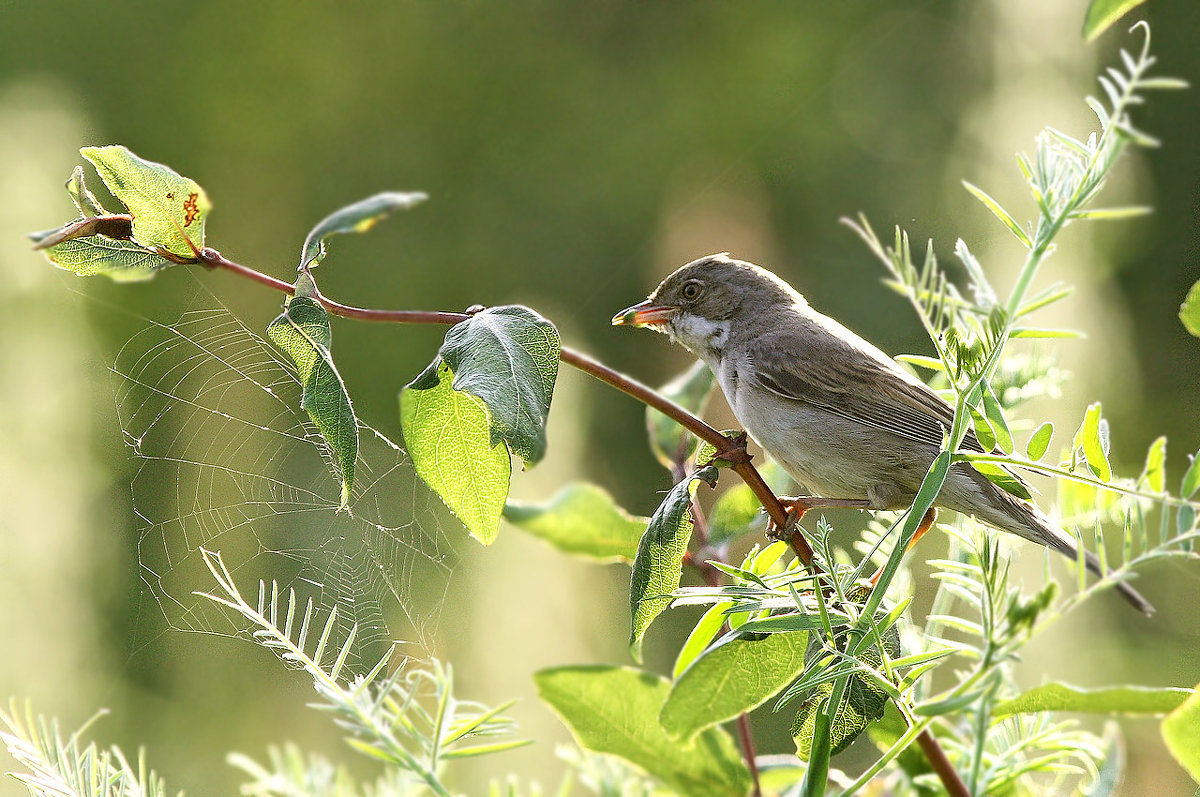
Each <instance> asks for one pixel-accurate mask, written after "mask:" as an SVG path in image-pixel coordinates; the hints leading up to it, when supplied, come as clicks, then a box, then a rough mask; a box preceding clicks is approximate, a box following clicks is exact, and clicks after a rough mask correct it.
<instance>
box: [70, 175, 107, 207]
mask: <svg viewBox="0 0 1200 797" xmlns="http://www.w3.org/2000/svg"><path fill="white" fill-rule="evenodd" d="M67 193H68V194H70V195H71V201H72V202H74V203H75V207H77V208H79V212H80V213H81V214H83V216H84V217H85V218H87V217H90V216H107V215H110V214H109V212H108V211H107V210H105V209H104V206H103V205H101V204H100V200H98V199H96V195H95V194H93V193H92V192H91V191H90V190H89V189H88V187H87V179H86V178H85V177H84V175H83V167H82V166H76V167H75V169H74V171H72V172H71V179H69V180H67Z"/></svg>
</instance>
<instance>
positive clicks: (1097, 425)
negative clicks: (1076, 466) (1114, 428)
mask: <svg viewBox="0 0 1200 797" xmlns="http://www.w3.org/2000/svg"><path fill="white" fill-rule="evenodd" d="M1102 426H1103V421H1102V419H1101V416H1100V402H1096V403H1095V404H1092V405H1091V406H1089V407H1088V408H1087V411H1086V412H1085V413H1084V416H1083V424H1082V425H1081V426H1080V427H1079V434H1078V435H1076V439H1077V442H1076V445H1077V446H1082V447H1083V456H1084V458H1085V459H1087V463H1088V465H1089V466H1090V467H1091V468H1092V472H1093V473H1095V474H1096V478H1098V479H1099V480H1100V481H1102V482H1108V481H1111V480H1112V466H1111V465H1109V464H1108V451H1107V449H1108V445H1107V442H1106V440H1105V437H1106V436H1107V435H1105V434H1104V432H1103V431H1102V430H1101V429H1102Z"/></svg>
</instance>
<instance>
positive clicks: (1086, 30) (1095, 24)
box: [1083, 0, 1145, 42]
mask: <svg viewBox="0 0 1200 797" xmlns="http://www.w3.org/2000/svg"><path fill="white" fill-rule="evenodd" d="M1144 2H1145V0H1092V4H1091V5H1090V6H1088V10H1087V16H1086V17H1084V20H1083V39H1084V41H1089V42H1090V41H1093V40H1094V39H1096V38H1097V37H1098V36H1099V35H1100V34H1101V33H1104V31H1106V30H1108V29H1109V28H1110V27H1111V26H1112V25H1113V23H1115V22H1116V21H1117V20H1118V19H1120V18H1121V17H1123V16H1125V15H1126V14H1127V13H1129V11H1131V10H1132V9H1134V8H1137V7H1138V6H1140V5H1141V4H1142V3H1144Z"/></svg>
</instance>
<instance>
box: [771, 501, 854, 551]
mask: <svg viewBox="0 0 1200 797" xmlns="http://www.w3.org/2000/svg"><path fill="white" fill-rule="evenodd" d="M779 502H780V503H781V504H783V505H784V508H785V509H786V510H787V522H786V523H784V524H783V525H782V526H779V525H778V524H776V523H774V522H772V523H770V524H769V525H768V526H767V536H768V537H770V538H771V539H774V540H786V539H788V538H789V537H791V536H792V532H793V531H795V529H796V525H797V524H798V523H799V522H800V520H801V518H803V517H804V516H805V515H806V514H808V511H809V510H810V509H817V508H819V507H827V506H830V507H832V506H840V507H849V508H851V509H870V507H871V502H870V501H869V500H867V499H866V498H821V497H820V496H815V495H800V496H785V495H781V496H779Z"/></svg>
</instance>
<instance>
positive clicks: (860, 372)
mask: <svg viewBox="0 0 1200 797" xmlns="http://www.w3.org/2000/svg"><path fill="white" fill-rule="evenodd" d="M825 326H826V325H825V324H815V325H814V328H813V330H812V333H811V334H806V335H798V334H795V333H787V332H779V333H774V334H770V335H766V336H762V337H760V338H759V339H758V340H757V341H756V342H755V343H754V345H752V346H751V347H750V351H749V355H750V359H751V361H752V363H753V366H754V367H753V369H752V370H753V371H754V372H755V374H756V377H757V379H758V381H759V383H760V384H761V385H762V386H763V387H764V388H766V389H767V390H770V391H771V392H773V393H776V394H778V395H780V396H783V397H784V398H788V399H793V400H795V401H803V402H805V403H807V404H810V405H812V406H814V407H819V408H821V409H823V410H825V411H827V412H830V413H833V414H835V415H839V416H841V417H843V418H845V419H847V420H850V421H854V422H856V423H861V424H863V425H865V426H872V427H874V428H876V429H881V430H883V431H888V432H892V433H893V434H896V435H900V436H901V437H906V438H908V439H910V440H913V441H915V442H917V443H921V444H923V445H926V446H929V447H931V448H938V447H940V446H941V444H942V436H943V435H944V434H945V432H947V431H949V429H950V425H951V423H952V422H953V420H954V410H953V408H952V407H951V406H950V405H949V404H947V403H946V402H945V401H944V400H943V399H942V397H941V396H939V395H938V394H937V393H935V392H933V390H932V389H930V388H929V387H927V386H926V385H925V384H924V383H922V382H920V381H918V380H917V379H915V378H914V377H911V376H909V375H908V374H907V373H905V372H904V371H903V370H901V368H900V367H899V366H898V365H896V364H895V363H894V362H893V361H892V360H890V359H888V358H887V356H886V355H884V354H883V353H882V352H880V351H879V350H878V349H875V348H874V347H873V346H871V345H870V344H869V343H867V342H866V341H863V340H862V339H861V338H858V337H857V336H854V335H853V333H849V332H848V330H845V329H844V328H842V327H840V325H839V326H838V330H839V332H841V333H842V334H840V335H835V334H830V330H829V329H828V328H821V327H825ZM817 345H819V347H820V353H818V352H817V351H816V350H815V349H816V347H817ZM961 447H962V448H963V449H966V450H968V451H979V452H982V451H983V447H982V446H981V445H980V444H979V441H978V440H977V439H976V438H975V435H974V434H972V433H970V432H968V433H967V436H966V438H965V439H964V440H963V443H962V446H961Z"/></svg>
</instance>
